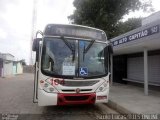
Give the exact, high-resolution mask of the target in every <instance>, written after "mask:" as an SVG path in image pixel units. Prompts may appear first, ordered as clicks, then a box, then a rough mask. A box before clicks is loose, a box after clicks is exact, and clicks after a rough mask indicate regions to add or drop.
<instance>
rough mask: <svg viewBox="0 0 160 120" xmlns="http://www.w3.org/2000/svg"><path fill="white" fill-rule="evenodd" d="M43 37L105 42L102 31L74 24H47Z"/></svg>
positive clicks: (104, 35)
mask: <svg viewBox="0 0 160 120" xmlns="http://www.w3.org/2000/svg"><path fill="white" fill-rule="evenodd" d="M44 35H46V36H47V35H49V36H66V37H78V38H86V39H95V40H100V41H106V40H107V37H106V34H105V32H104V31H103V30H100V29H96V28H92V27H87V26H82V25H75V24H68V25H66V24H48V25H47V26H46V27H45V30H44Z"/></svg>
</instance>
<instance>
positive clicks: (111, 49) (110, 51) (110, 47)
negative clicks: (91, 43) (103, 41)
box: [108, 44, 113, 54]
mask: <svg viewBox="0 0 160 120" xmlns="http://www.w3.org/2000/svg"><path fill="white" fill-rule="evenodd" d="M108 51H109V53H110V54H113V46H112V44H109V46H108Z"/></svg>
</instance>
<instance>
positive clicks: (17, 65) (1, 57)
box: [0, 53, 23, 77]
mask: <svg viewBox="0 0 160 120" xmlns="http://www.w3.org/2000/svg"><path fill="white" fill-rule="evenodd" d="M14 59H15V58H14V56H13V55H11V54H9V53H0V77H7V76H13V75H15V74H22V73H23V66H22V61H15V60H14Z"/></svg>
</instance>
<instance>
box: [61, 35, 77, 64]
mask: <svg viewBox="0 0 160 120" xmlns="http://www.w3.org/2000/svg"><path fill="white" fill-rule="evenodd" d="M61 39H62V40H63V42H64V43H65V44H66V45H67V47H68V48H69V49H70V50H71V51H72V61H74V60H75V46H74V48H73V46H72V45H71V44H70V43H69V42H68V41H67V40H66V39H65V38H64V37H63V36H61ZM74 45H75V44H74Z"/></svg>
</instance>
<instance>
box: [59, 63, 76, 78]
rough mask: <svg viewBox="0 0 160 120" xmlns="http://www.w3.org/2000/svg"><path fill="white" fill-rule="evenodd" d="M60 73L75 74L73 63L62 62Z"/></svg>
mask: <svg viewBox="0 0 160 120" xmlns="http://www.w3.org/2000/svg"><path fill="white" fill-rule="evenodd" d="M62 75H75V64H74V63H69V62H68V63H63V68H62Z"/></svg>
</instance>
